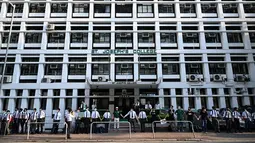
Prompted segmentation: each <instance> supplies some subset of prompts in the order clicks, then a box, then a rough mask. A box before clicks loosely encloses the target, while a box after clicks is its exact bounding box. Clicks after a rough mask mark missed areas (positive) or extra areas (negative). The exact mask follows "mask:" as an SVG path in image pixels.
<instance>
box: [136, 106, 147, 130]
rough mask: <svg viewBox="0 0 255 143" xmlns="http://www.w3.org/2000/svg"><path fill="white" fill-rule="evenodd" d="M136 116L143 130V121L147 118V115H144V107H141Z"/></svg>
mask: <svg viewBox="0 0 255 143" xmlns="http://www.w3.org/2000/svg"><path fill="white" fill-rule="evenodd" d="M138 118H139V121H140V127H141V132H145V123H146V120H147V115H146V113H145V111H144V109H141V111H140V113H139V117H138Z"/></svg>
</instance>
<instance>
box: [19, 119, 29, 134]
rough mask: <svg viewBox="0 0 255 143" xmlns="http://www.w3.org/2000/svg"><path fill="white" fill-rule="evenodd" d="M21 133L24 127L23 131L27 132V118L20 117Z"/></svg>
mask: <svg viewBox="0 0 255 143" xmlns="http://www.w3.org/2000/svg"><path fill="white" fill-rule="evenodd" d="M20 125H21V133H22V134H23V133H24V128H25V133H26V132H27V119H21V123H20Z"/></svg>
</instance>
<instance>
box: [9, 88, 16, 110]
mask: <svg viewBox="0 0 255 143" xmlns="http://www.w3.org/2000/svg"><path fill="white" fill-rule="evenodd" d="M10 97H11V98H9V102H8V110H10V112H11V113H13V112H14V109H15V99H14V98H12V97H16V90H15V89H11V90H10Z"/></svg>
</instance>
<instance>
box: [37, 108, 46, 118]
mask: <svg viewBox="0 0 255 143" xmlns="http://www.w3.org/2000/svg"><path fill="white" fill-rule="evenodd" d="M45 116H46V115H45V112H44V111H43V110H42V111H39V112H38V117H37V118H39V119H43V118H45Z"/></svg>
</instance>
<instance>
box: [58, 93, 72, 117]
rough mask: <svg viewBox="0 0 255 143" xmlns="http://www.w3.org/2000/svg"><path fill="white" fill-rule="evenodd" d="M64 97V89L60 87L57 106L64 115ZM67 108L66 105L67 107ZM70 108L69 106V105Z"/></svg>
mask: <svg viewBox="0 0 255 143" xmlns="http://www.w3.org/2000/svg"><path fill="white" fill-rule="evenodd" d="M65 97H66V90H65V89H60V96H59V108H60V112H61V114H62V115H64V116H65V110H66V108H65V107H66V106H65V105H66V103H65ZM67 108H68V107H67ZM70 108H71V107H70Z"/></svg>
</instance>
